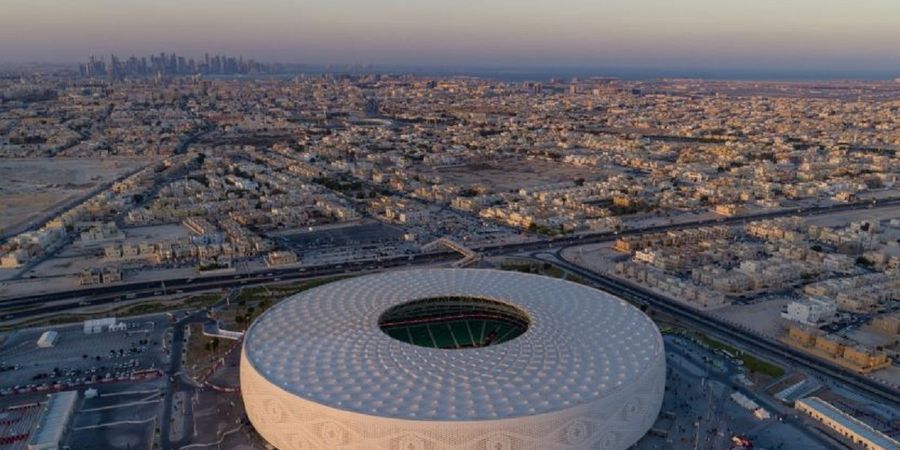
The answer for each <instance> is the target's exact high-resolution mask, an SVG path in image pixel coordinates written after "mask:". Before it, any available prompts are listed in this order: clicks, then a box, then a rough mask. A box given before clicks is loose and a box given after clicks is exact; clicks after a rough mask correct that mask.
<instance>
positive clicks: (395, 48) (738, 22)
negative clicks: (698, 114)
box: [0, 0, 900, 77]
mask: <svg viewBox="0 0 900 450" xmlns="http://www.w3.org/2000/svg"><path fill="white" fill-rule="evenodd" d="M898 39H900V5H898V4H896V3H895V2H890V1H888V0H868V1H864V2H857V3H855V4H852V5H851V4H848V3H846V2H838V1H833V0H829V1H825V2H812V1H809V0H793V1H790V2H773V1H763V2H754V4H753V5H739V4H738V2H733V1H728V2H714V1H710V0H684V1H679V2H662V1H660V0H641V1H638V2H630V3H629V4H628V5H620V4H609V3H589V2H584V1H581V0H564V1H562V2H555V3H554V4H552V5H550V4H544V3H541V2H533V1H527V2H510V1H506V0H503V1H492V2H490V3H489V4H487V5H484V4H482V3H477V2H471V1H462V2H454V3H453V4H452V5H448V4H440V3H437V2H406V1H387V2H378V3H374V2H361V1H357V0H347V1H341V2H332V3H326V2H321V1H318V0H316V1H309V2H303V3H302V4H291V3H289V2H285V1H282V0H265V1H263V2H259V3H257V4H254V5H253V6H252V8H251V7H249V6H246V5H244V4H242V3H239V2H217V3H215V4H213V3H211V2H208V1H206V0H201V1H195V2H192V3H190V4H188V5H180V4H176V3H174V2H170V1H168V0H166V1H164V2H154V3H153V4H149V3H133V4H130V5H122V4H120V3H118V2H110V1H108V0H88V1H86V2H79V3H78V5H77V6H76V5H66V4H57V2H54V1H49V0H38V1H29V2H25V1H22V0H13V1H12V2H10V4H8V5H6V6H4V14H3V17H2V18H0V61H2V62H6V63H22V62H64V63H74V62H78V61H83V60H84V59H85V58H86V57H87V56H88V55H90V54H94V55H109V54H110V53H116V54H119V55H122V56H126V57H127V56H130V55H143V54H156V53H159V52H160V51H166V52H176V53H178V54H179V55H181V54H184V55H186V56H188V57H195V58H199V57H202V55H203V54H204V53H207V52H208V53H216V54H218V53H226V54H233V55H244V56H245V57H250V58H254V59H257V60H260V61H264V62H283V63H304V64H313V65H315V64H320V65H327V64H378V65H388V66H390V65H396V66H428V67H435V66H437V67H445V68H454V67H457V68H459V67H518V68H525V67H527V68H599V69H604V68H605V69H620V70H625V69H628V70H647V71H652V70H656V69H659V70H666V69H667V70H676V71H677V70H681V71H684V72H686V74H690V73H691V71H696V72H703V71H710V70H713V71H714V72H715V71H718V72H729V71H730V72H748V73H759V74H764V73H767V72H768V73H773V74H775V75H777V74H778V73H787V74H789V73H799V72H804V73H815V72H819V73H822V74H825V76H826V77H827V75H828V74H830V73H834V74H842V75H853V74H854V73H856V74H858V75H859V76H868V75H870V76H877V77H893V76H896V75H897V74H898V73H900V55H898V54H897V52H896V50H895V49H894V48H893V42H896V41H897V40H898Z"/></svg>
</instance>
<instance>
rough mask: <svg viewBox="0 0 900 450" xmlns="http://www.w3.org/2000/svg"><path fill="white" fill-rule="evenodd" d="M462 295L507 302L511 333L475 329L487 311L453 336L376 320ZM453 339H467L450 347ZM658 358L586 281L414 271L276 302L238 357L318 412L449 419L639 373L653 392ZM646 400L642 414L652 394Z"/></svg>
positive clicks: (635, 321)
mask: <svg viewBox="0 0 900 450" xmlns="http://www.w3.org/2000/svg"><path fill="white" fill-rule="evenodd" d="M466 298H472V299H478V301H480V302H483V303H489V305H488V306H490V307H493V306H492V305H496V304H503V305H506V306H508V307H509V308H508V309H509V311H511V312H510V313H509V314H515V315H517V317H519V318H520V319H521V320H520V322H521V323H519V328H517V329H516V330H517V331H516V333H520V334H519V335H517V336H514V335H515V334H516V333H513V332H512V331H510V334H509V336H511V337H510V338H509V339H506V340H502V339H500V336H499V334H500V332H502V333H503V334H506V331H505V330H506V329H505V328H496V329H495V331H494V334H492V335H491V336H493V338H492V339H487V338H485V336H486V335H488V334H490V333H489V332H487V331H486V330H485V329H486V328H488V327H492V326H494V325H491V324H493V323H494V322H490V320H487V319H486V320H487V322H485V321H476V322H471V323H468V324H467V323H462V324H461V325H459V326H461V327H462V328H461V329H462V330H464V331H462V332H459V331H457V332H456V334H453V329H452V327H450V332H449V333H450V334H449V336H450V337H447V336H448V335H447V334H446V333H445V329H446V328H439V327H444V326H445V325H432V326H431V328H427V327H426V328H422V327H421V326H419V322H416V320H415V317H406V319H410V320H408V321H406V322H402V323H400V322H392V324H391V326H395V325H397V324H398V323H399V324H400V325H403V324H406V325H408V327H407V328H406V329H402V330H401V331H397V329H396V328H394V329H393V331H392V330H391V329H385V323H384V320H385V319H384V317H385V312H386V311H388V310H392V308H393V310H392V311H396V310H398V306H400V307H401V308H400V309H402V305H404V304H407V303H410V302H413V301H416V300H422V299H438V300H437V303H442V302H443V300H441V299H455V300H454V301H460V299H463V300H464V299H466ZM463 303H464V301H463ZM411 304H412V303H411ZM506 306H503V308H506ZM413 309H415V308H413ZM426 312H427V311H426ZM395 315H396V314H395ZM426 315H427V314H426ZM478 317H488V319H490V318H492V317H494V316H492V315H481V316H478ZM391 318H396V317H394V316H391ZM401 319H403V317H401ZM504 320H505V319H504ZM485 323H488V325H486V324H485ZM416 327H418V328H416ZM408 330H412V331H408ZM496 330H500V331H499V332H497V331H496ZM389 332H391V333H392V334H389ZM413 332H415V333H418V337H417V336H414V335H413ZM460 335H465V336H467V339H466V340H468V337H471V338H472V339H471V342H467V343H466V344H465V345H464V344H463V343H461V341H463V338H462V337H460ZM398 336H400V337H399V338H398ZM405 337H409V339H406V338H405ZM404 341H405V342H404ZM441 341H444V342H445V343H444V344H443V345H441ZM432 344H433V345H432ZM663 355H664V351H663V344H662V338H661V336H660V334H659V331H658V329H657V328H656V326H655V325H654V324H653V322H652V321H651V320H650V319H649V318H648V317H647V316H646V315H644V314H643V313H642V312H640V311H639V310H638V309H636V308H634V307H633V306H631V305H629V304H627V303H626V302H624V301H623V300H621V299H619V298H616V297H614V296H612V295H609V294H606V293H604V292H601V291H598V290H596V289H592V288H589V287H586V286H582V285H580V284H575V283H572V282H567V281H562V280H558V279H552V278H547V277H542V276H537V275H529V274H522V273H517V272H507V271H496V270H481V269H428V270H410V271H403V272H389V273H385V274H377V275H369V276H362V277H357V278H352V279H348V280H344V281H339V282H334V283H331V284H328V285H325V286H322V287H318V288H315V289H312V290H309V291H305V292H302V293H299V294H297V295H295V296H293V297H291V298H289V299H287V300H285V301H283V302H281V303H280V304H278V305H276V306H275V307H273V308H272V309H270V310H269V311H267V312H266V313H265V314H263V315H262V316H261V317H259V318H258V319H257V320H256V321H255V322H254V324H253V325H252V326H251V327H250V329H249V330H248V331H247V333H246V336H245V343H244V362H243V363H242V364H243V365H245V366H246V368H247V369H252V371H253V372H255V374H258V375H259V377H261V378H262V379H263V380H265V382H267V383H271V384H272V385H274V386H276V387H277V388H279V389H280V390H282V391H284V392H286V393H289V394H292V395H293V396H296V397H298V398H300V399H303V400H306V401H308V402H312V403H313V404H318V405H322V406H323V407H326V408H329V409H333V410H339V411H343V412H351V413H358V414H362V415H366V416H377V417H384V418H392V419H403V420H413V421H442V422H448V421H449V422H454V421H486V420H488V421H489V420H498V419H509V418H518V417H523V416H534V415H541V414H547V413H553V412H556V411H563V410H567V409H573V408H578V407H580V406H584V405H589V404H597V402H602V401H603V400H604V399H606V398H616V400H615V401H616V402H617V403H621V399H619V398H618V397H620V396H617V393H620V392H623V391H625V390H628V389H631V388H633V387H634V386H632V385H634V384H635V383H638V382H640V380H646V379H648V376H649V377H650V378H652V380H651V381H652V383H651V384H652V386H650V387H648V389H650V390H652V391H653V393H654V395H656V394H657V393H658V396H659V400H660V401H661V397H662V386H661V382H662V381H661V379H660V377H662V379H664V372H665V371H664V356H663ZM660 367H662V368H663V370H662V375H660V374H659V373H658V372H659V370H660ZM651 372H652V376H651V375H648V374H650V373H651ZM254 376H255V375H254ZM243 377H245V372H244V368H243V367H242V378H243ZM242 383H243V381H242ZM639 393H640V392H639ZM245 397H246V394H245ZM655 401H656V400H655V399H653V400H651V401H650V402H649V403H651V404H652V403H653V402H655ZM304 404H305V403H304ZM622 406H623V405H622V404H617V405H613V407H615V408H621V407H622ZM645 406H647V405H645ZM647 408H649V409H653V406H652V405H649V406H647ZM655 408H656V410H655V411H652V416H653V417H655V416H656V413H657V412H658V409H659V404H658V402H657V404H656V406H655ZM249 409H250V407H249V406H248V410H249ZM642 414H643V412H642ZM253 417H254V416H253V415H252V414H251V419H253ZM254 423H256V421H254ZM650 423H651V424H652V418H651V422H650ZM648 426H649V425H648ZM644 430H646V428H645V429H644ZM642 433H643V432H641V434H642ZM629 445H630V443H629ZM297 448H301V447H297ZM410 448H412V447H410ZM497 448H501V447H497Z"/></svg>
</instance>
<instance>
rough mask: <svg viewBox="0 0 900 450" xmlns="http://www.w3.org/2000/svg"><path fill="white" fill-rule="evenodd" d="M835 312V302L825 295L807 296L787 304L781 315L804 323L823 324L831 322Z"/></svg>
mask: <svg viewBox="0 0 900 450" xmlns="http://www.w3.org/2000/svg"><path fill="white" fill-rule="evenodd" d="M835 314H837V302H835V301H834V300H832V299H830V298H827V297H808V298H804V299H802V300H798V301H792V302H790V303H788V304H787V309H786V311H785V312H782V313H781V317H783V318H785V319H787V320H791V321H794V322H800V323H802V324H806V325H813V326H818V325H823V324H827V323H831V321H832V319H834V315H835Z"/></svg>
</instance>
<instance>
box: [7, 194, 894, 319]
mask: <svg viewBox="0 0 900 450" xmlns="http://www.w3.org/2000/svg"><path fill="white" fill-rule="evenodd" d="M895 206H900V197H898V198H890V199H884V200H879V201H878V202H877V203H876V204H874V205H873V204H872V202H871V201H865V202H857V203H845V204H839V205H830V206H810V207H804V208H794V209H788V210H780V211H770V212H764V213H759V214H754V215H748V216H739V217H725V218H716V219H702V220H695V221H687V222H682V223H675V224H665V225H657V226H652V227H643V228H636V229H629V230H623V231H620V232H603V233H593V234H580V235H574V236H564V237H555V238H547V239H540V240H535V241H529V242H523V243H516V244H497V245H488V246H481V247H472V250H474V251H476V252H479V253H481V254H482V255H485V256H497V255H507V254H514V253H519V252H528V251H536V250H541V249H549V248H560V247H566V246H571V245H586V244H594V243H600V242H610V241H614V240H616V239H618V238H619V237H622V236H628V235H635V234H644V233H655V232H663V231H670V230H679V229H686V228H696V227H701V226H709V225H737V224H741V223H746V222H749V221H753V220H761V219H771V218H775V217H784V216H791V215H801V216H813V215H823V214H830V213H835V212H840V211H850V210H860V209H867V208H877V209H880V208H888V207H895ZM456 257H457V254H456V253H452V252H449V251H440V252H435V253H425V254H415V255H409V256H397V257H390V258H381V259H379V260H363V261H354V262H347V263H341V264H326V265H320V266H307V267H305V268H303V269H297V268H290V269H277V268H276V269H265V270H261V271H258V272H251V273H247V274H240V275H235V274H229V275H215V276H209V277H190V278H177V279H169V280H165V281H149V282H139V283H125V284H117V285H111V286H97V287H89V288H83V289H75V290H69V291H62V292H55V293H49V294H38V295H29V296H20V297H16V298H10V299H7V300H0V321H5V320H13V319H18V318H22V317H26V316H34V315H38V314H46V313H52V312H61V311H65V310H67V309H72V308H77V307H80V306H85V305H84V302H89V304H91V305H96V304H104V303H111V302H115V301H119V300H122V299H125V297H126V295H127V296H129V298H128V299H129V300H130V299H140V298H149V297H153V296H155V295H156V293H159V294H158V295H165V294H172V293H176V292H178V291H182V292H196V291H200V290H209V289H219V288H232V287H241V286H248V285H258V284H265V283H271V282H273V281H290V280H303V279H307V278H310V277H318V276H326V275H339V274H343V273H356V272H360V271H367V270H377V269H382V268H393V267H400V266H403V265H414V264H433V263H437V262H444V261H450V260H452V259H454V258H456ZM276 279H277V280H276ZM132 296H133V297H132ZM63 301H68V302H63ZM49 302H58V303H56V304H53V305H47V303H49ZM26 309H27V310H26Z"/></svg>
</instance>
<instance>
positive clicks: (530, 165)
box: [426, 161, 618, 192]
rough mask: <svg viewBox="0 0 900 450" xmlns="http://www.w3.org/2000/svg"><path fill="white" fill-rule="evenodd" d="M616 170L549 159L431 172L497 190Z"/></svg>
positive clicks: (590, 177)
mask: <svg viewBox="0 0 900 450" xmlns="http://www.w3.org/2000/svg"><path fill="white" fill-rule="evenodd" d="M426 172H427V171H426ZM616 173H618V171H615V170H611V169H598V168H590V167H576V166H573V165H570V164H565V163H554V162H550V161H502V162H501V163H500V164H499V165H486V164H485V165H478V166H472V165H466V166H461V167H452V168H446V169H440V170H437V171H431V172H429V174H430V175H438V176H440V177H441V178H442V179H443V180H444V181H445V182H448V183H452V184H456V185H459V186H466V187H469V186H476V185H480V186H485V187H487V188H488V189H490V190H492V191H494V192H508V191H510V190H511V189H519V188H521V187H529V186H541V185H545V184H552V183H559V182H561V181H564V180H569V181H574V180H576V179H577V178H584V179H586V180H596V179H605V178H607V177H609V176H610V175H614V174H616Z"/></svg>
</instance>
